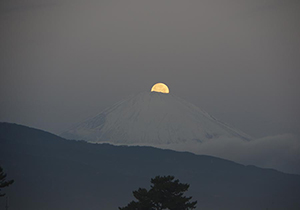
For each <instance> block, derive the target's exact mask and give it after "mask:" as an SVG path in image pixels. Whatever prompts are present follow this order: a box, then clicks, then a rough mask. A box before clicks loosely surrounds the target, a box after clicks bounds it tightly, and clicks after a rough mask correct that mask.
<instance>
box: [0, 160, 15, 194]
mask: <svg viewBox="0 0 300 210" xmlns="http://www.w3.org/2000/svg"><path fill="white" fill-rule="evenodd" d="M5 178H6V174H5V173H4V171H3V168H2V167H1V166H0V192H1V188H4V187H7V186H9V185H11V184H12V183H13V182H14V180H9V181H5ZM0 196H5V193H4V194H1V193H0Z"/></svg>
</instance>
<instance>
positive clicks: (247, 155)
mask: <svg viewBox="0 0 300 210" xmlns="http://www.w3.org/2000/svg"><path fill="white" fill-rule="evenodd" d="M162 148H168V149H173V150H177V151H189V152H193V153H195V154H202V155H212V156H216V157H220V158H224V159H228V160H232V161H235V162H238V163H242V164H245V165H255V166H259V167H263V168H273V169H277V170H279V171H283V172H286V173H297V174H300V139H299V137H297V136H296V135H292V134H284V135H278V136H268V137H264V138H259V139H255V140H252V141H249V142H246V141H241V140H240V139H213V140H211V141H208V142H204V143H201V144H196V145H195V144H177V145H172V146H170V145H163V146H162Z"/></svg>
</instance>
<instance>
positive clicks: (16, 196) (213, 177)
mask: <svg viewBox="0 0 300 210" xmlns="http://www.w3.org/2000/svg"><path fill="white" fill-rule="evenodd" d="M0 164H1V165H2V166H3V167H4V169H5V171H6V172H7V174H8V178H12V179H15V183H14V185H12V186H11V187H9V188H7V189H5V192H7V193H8V195H9V196H10V202H11V208H12V209H24V210H27V209H28V210H29V209H31V210H39V209H44V210H54V209H55V210H65V209H73V210H80V209H86V208H88V209H90V210H96V209H106V210H112V209H117V207H118V206H124V205H125V204H126V203H128V202H129V201H130V200H132V199H133V198H132V193H131V192H132V190H135V189H137V188H138V187H146V188H147V186H149V180H150V178H153V177H154V176H156V175H174V176H175V177H176V178H178V179H179V180H180V181H182V182H186V183H189V184H190V186H191V187H190V190H189V192H188V193H189V195H191V196H193V198H194V199H195V200H198V205H197V209H198V208H199V209H207V210H213V209H221V210H227V209H228V210H229V209H236V210H238V209H244V210H250V209H258V210H260V209H261V210H265V209H266V208H269V209H277V210H279V209H292V210H294V209H295V210H296V209H299V207H300V201H299V199H298V197H299V193H300V176H299V175H292V174H285V173H282V172H279V171H276V170H273V169H263V168H259V167H255V166H245V165H242V164H238V163H235V162H232V161H228V160H224V159H221V158H216V157H211V156H206V155H195V154H192V153H189V152H176V151H171V150H162V149H158V148H154V147H142V146H114V145H109V144H91V143H87V142H85V141H70V140H66V139H63V138H61V137H58V136H56V135H53V134H51V133H48V132H44V131H41V130H38V129H32V128H28V127H26V126H20V125H12V124H9V123H0ZM3 202H4V201H3ZM3 202H2V203H1V201H0V206H4V203H3ZM2 204H3V205H2ZM0 209H1V208H0Z"/></svg>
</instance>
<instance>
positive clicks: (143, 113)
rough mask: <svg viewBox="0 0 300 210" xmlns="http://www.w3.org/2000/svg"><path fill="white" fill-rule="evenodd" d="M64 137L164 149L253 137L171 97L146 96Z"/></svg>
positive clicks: (114, 108) (128, 101) (125, 102)
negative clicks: (176, 145) (157, 146)
mask: <svg viewBox="0 0 300 210" xmlns="http://www.w3.org/2000/svg"><path fill="white" fill-rule="evenodd" d="M62 136H63V137H65V138H69V139H79V140H87V141H91V142H109V143H114V144H138V145H161V144H177V143H186V142H189V143H191V142H205V141H208V140H210V139H215V138H233V137H234V138H240V139H241V140H249V139H250V137H249V136H248V135H246V134H244V133H242V132H240V131H237V130H236V129H233V128H231V127H230V126H228V125H226V124H225V123H222V122H220V121H219V120H217V119H215V118H214V117H212V116H211V115H209V114H208V113H206V112H204V111H203V110H201V109H200V108H198V107H196V106H194V105H192V104H190V103H188V102H186V101H184V100H182V99H180V98H178V97H176V96H174V95H172V94H164V93H157V92H144V93H140V94H138V95H136V96H133V97H130V98H128V99H126V100H123V101H121V102H119V103H117V104H115V105H113V106H112V107H109V108H108V109H106V110H105V111H103V112H102V113H100V114H98V115H97V116H95V117H93V118H91V119H88V120H86V121H84V122H83V123H81V124H79V125H77V126H75V127H73V128H72V129H70V130H68V131H66V132H64V133H63V134H62Z"/></svg>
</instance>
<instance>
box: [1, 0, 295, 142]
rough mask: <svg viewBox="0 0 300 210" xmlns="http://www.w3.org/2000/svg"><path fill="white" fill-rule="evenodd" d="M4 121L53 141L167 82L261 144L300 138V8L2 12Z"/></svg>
mask: <svg viewBox="0 0 300 210" xmlns="http://www.w3.org/2000/svg"><path fill="white" fill-rule="evenodd" d="M0 31H1V39H0V69H1V74H0V96H1V97H0V121H6V122H15V123H20V124H24V125H28V126H33V127H36V128H41V129H44V130H47V131H50V132H54V133H56V134H58V133H60V132H61V131H63V130H65V129H67V128H68V127H70V126H71V125H72V124H74V123H76V122H78V121H81V120H83V119H85V118H88V117H91V116H93V115H95V114H97V113H99V112H100V111H102V110H103V109H104V108H106V107H107V106H110V105H112V104H113V103H115V102H117V101H119V100H121V99H124V98H126V97H127V96H129V95H131V94H135V93H138V92H141V91H147V90H149V91H150V88H151V86H152V85H153V84H154V83H156V82H164V83H166V84H167V85H168V86H169V88H170V92H171V93H172V94H174V95H177V96H179V97H181V98H183V99H186V100H187V101H189V102H192V103H194V104H195V105H197V106H199V107H201V108H202V109H204V110H206V111H207V112H209V113H210V114H212V115H214V116H215V117H217V118H219V119H221V120H222V121H224V122H227V123H229V124H231V125H233V126H234V127H236V128H238V129H240V130H243V131H244V132H246V133H248V134H250V135H252V136H254V137H263V136H271V135H278V134H285V133H294V134H299V133H300V132H299V131H300V109H299V107H300V85H299V80H300V2H299V0H284V1H283V0H251V1H250V0H249V1H241V0H226V1H224V0H214V1H212V0H201V1H200V0H197V1H196V0H190V1H182V0H163V1H162V0H151V1H141V0H128V1H127V0H125V1H124V0H119V1H114V0H109V1H108V0H103V1H100V0H97V1H96V0H85V1H78V0H72V1H71V0H59V1H58V0H48V1H46V0H43V1H42V0H11V1H1V2H0Z"/></svg>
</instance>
